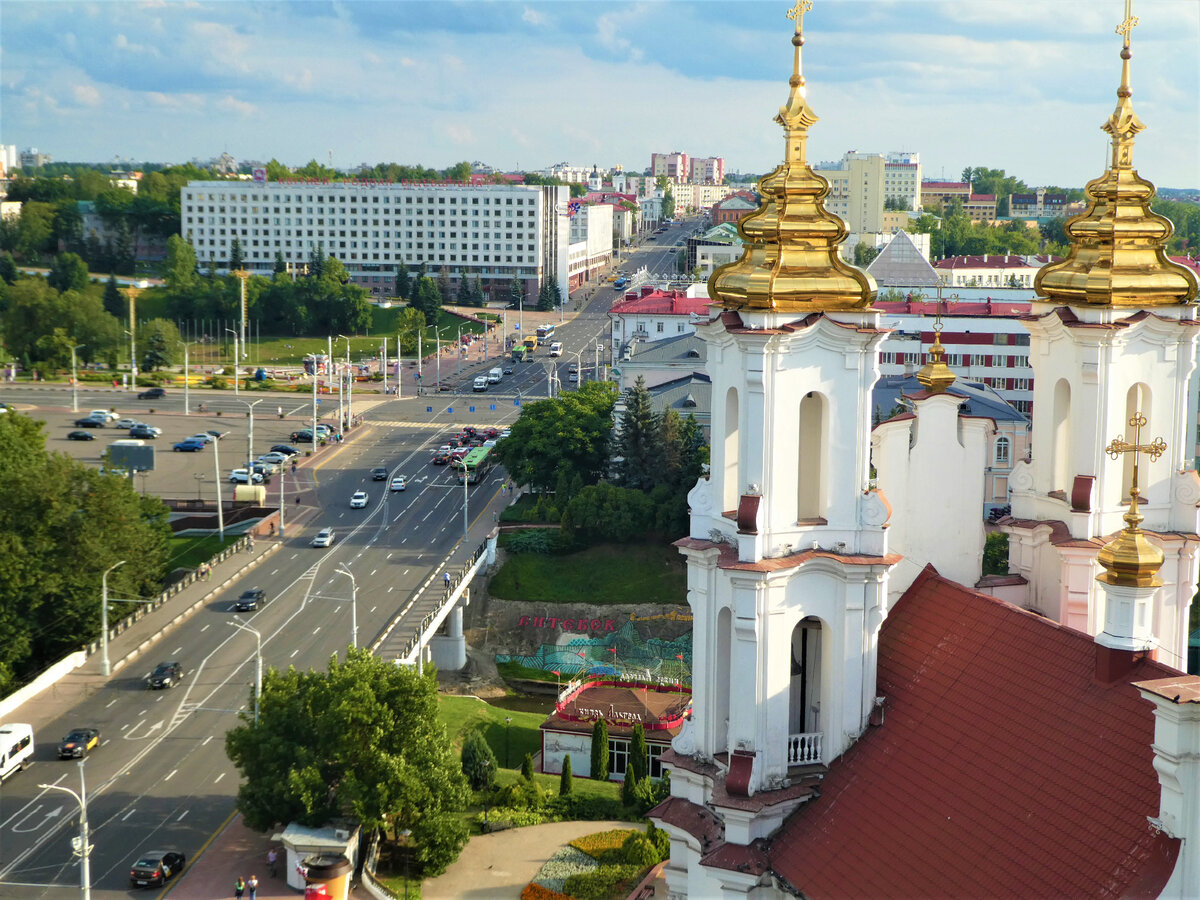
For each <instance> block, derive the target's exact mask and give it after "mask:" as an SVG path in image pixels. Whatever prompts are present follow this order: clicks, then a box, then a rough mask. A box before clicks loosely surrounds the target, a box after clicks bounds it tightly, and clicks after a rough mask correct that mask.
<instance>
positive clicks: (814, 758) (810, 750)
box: [787, 731, 823, 766]
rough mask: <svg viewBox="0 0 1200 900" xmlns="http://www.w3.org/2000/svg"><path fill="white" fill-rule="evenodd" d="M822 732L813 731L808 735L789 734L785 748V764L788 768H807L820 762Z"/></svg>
mask: <svg viewBox="0 0 1200 900" xmlns="http://www.w3.org/2000/svg"><path fill="white" fill-rule="evenodd" d="M822 734H823V732H820V731H813V732H810V733H808V734H789V735H788V746H787V764H788V765H789V766H807V765H810V764H819V763H820V762H821V736H822Z"/></svg>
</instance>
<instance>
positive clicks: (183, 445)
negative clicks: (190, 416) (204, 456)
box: [171, 438, 204, 453]
mask: <svg viewBox="0 0 1200 900" xmlns="http://www.w3.org/2000/svg"><path fill="white" fill-rule="evenodd" d="M171 449H172V450H174V451H176V452H177V453H195V452H196V451H197V450H203V449H204V444H203V442H201V441H197V440H194V439H193V438H188V439H187V440H185V441H179V443H177V444H176V445H175V446H174V447H172V448H171Z"/></svg>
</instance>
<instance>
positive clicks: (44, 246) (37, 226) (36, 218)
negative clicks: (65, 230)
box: [15, 201, 54, 263]
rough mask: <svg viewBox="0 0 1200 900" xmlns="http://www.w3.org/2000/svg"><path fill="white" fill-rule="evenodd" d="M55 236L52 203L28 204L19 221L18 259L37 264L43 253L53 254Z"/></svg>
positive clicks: (22, 209) (22, 210)
mask: <svg viewBox="0 0 1200 900" xmlns="http://www.w3.org/2000/svg"><path fill="white" fill-rule="evenodd" d="M53 235H54V206H53V205H52V204H50V203H37V202H33V201H31V202H27V203H25V204H24V205H23V206H22V207H21V215H20V216H19V217H18V219H17V243H16V247H15V254H16V256H17V258H19V259H20V260H22V261H23V262H27V263H36V262H38V261H39V260H40V258H41V255H42V254H43V253H49V252H51V249H52V248H51V243H50V241H51V238H52V237H53Z"/></svg>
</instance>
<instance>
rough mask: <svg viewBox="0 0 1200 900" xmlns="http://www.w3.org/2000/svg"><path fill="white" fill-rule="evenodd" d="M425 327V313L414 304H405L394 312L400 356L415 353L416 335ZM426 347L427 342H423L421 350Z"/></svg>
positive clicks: (423, 350) (413, 354) (414, 354)
mask: <svg viewBox="0 0 1200 900" xmlns="http://www.w3.org/2000/svg"><path fill="white" fill-rule="evenodd" d="M425 327H426V325H425V314H424V313H423V312H421V310H419V309H417V308H416V307H415V306H406V307H405V308H404V309H402V310H400V311H399V312H398V313H396V340H397V341H398V342H399V350H400V355H401V356H416V355H417V335H418V334H422V333H423V332H424V331H425ZM427 348H428V344H427V343H423V344H422V346H421V352H425V350H426V349H427Z"/></svg>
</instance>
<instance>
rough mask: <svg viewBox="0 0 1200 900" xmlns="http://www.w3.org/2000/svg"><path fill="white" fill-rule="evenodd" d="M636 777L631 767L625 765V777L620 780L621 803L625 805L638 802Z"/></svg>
mask: <svg viewBox="0 0 1200 900" xmlns="http://www.w3.org/2000/svg"><path fill="white" fill-rule="evenodd" d="M637 788H638V777H637V775H636V774H635V773H634V771H633V769H631V768H629V767H628V766H626V767H625V778H624V780H623V781H622V782H621V803H622V804H624V805H625V806H633V805H635V804H636V803H637V802H638V797H637Z"/></svg>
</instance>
